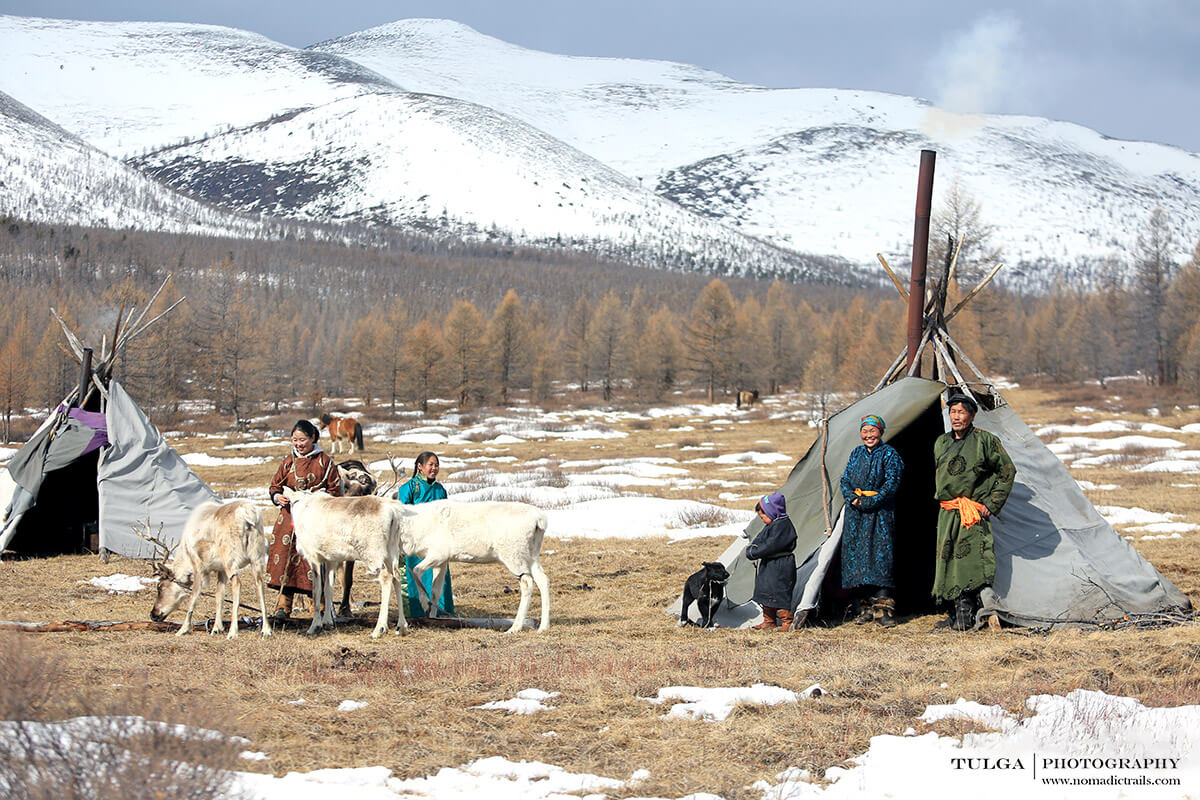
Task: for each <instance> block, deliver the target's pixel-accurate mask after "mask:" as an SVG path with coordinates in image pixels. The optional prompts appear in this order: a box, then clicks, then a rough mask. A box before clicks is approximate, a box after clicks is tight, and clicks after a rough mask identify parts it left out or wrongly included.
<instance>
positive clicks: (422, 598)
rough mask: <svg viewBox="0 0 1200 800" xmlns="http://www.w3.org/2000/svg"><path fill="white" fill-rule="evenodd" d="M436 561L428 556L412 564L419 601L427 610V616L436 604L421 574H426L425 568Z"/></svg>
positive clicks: (423, 608) (424, 609) (425, 610)
mask: <svg viewBox="0 0 1200 800" xmlns="http://www.w3.org/2000/svg"><path fill="white" fill-rule="evenodd" d="M434 563H435V562H433V561H431V560H429V559H428V558H425V559H422V560H421V561H419V562H417V563H416V564H414V565H413V566H412V569H411V570H410V571H411V572H412V577H413V581H414V582H415V583H416V589H417V602H418V603H420V604H421V609H422V610H423V611H424V612H425V616H427V617H428V616H431V615H432V611H431V609H433V608H434V607H435V606H436V603H435V601H434V600H433V598H432V597H430V596H429V592H428V591H427V590H426V589H425V584H424V583H423V582H422V581H421V576H422V575H424V574H425V570H427V569H429V568H430V567H432V566H433V565H434Z"/></svg>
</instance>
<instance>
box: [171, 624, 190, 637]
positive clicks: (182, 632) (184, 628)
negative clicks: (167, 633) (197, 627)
mask: <svg viewBox="0 0 1200 800" xmlns="http://www.w3.org/2000/svg"><path fill="white" fill-rule="evenodd" d="M191 632H192V626H190V625H180V626H179V633H177V634H175V635H176V636H187V635H188V634H189V633H191Z"/></svg>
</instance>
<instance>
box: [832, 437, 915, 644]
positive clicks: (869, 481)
mask: <svg viewBox="0 0 1200 800" xmlns="http://www.w3.org/2000/svg"><path fill="white" fill-rule="evenodd" d="M885 430H887V424H886V423H885V422H884V421H883V417H880V416H878V415H877V414H868V415H867V416H865V417H863V418H862V420H861V421H860V423H859V436H860V437H861V438H862V444H861V445H860V446H858V447H856V448H854V450H853V451H852V452H851V453H850V460H849V461H848V462H847V463H846V471H845V472H843V473H842V484H841V486H842V498H843V499H844V500H845V501H846V505H845V508H844V510H843V512H842V513H843V515H844V523H843V525H842V588H844V589H850V590H851V591H852V592H853V593H854V595H855V598H856V600H857V604H858V610H859V613H858V616H857V617H855V618H854V621H855V622H857V623H859V624H862V623H864V622H870V621H871V620H875V621H877V622H878V623H879V624H880V625H882V626H883V627H885V628H891V627H893V626H895V624H896V618H895V613H896V598H895V597H893V596H892V593H893V591H894V589H895V588H896V582H895V579H894V578H893V577H892V561H893V557H894V555H895V544H894V541H893V537H894V534H895V528H896V495H897V494H899V492H900V476H901V474H902V473H903V472H904V462H903V461H902V460H901V459H900V454H899V453H897V452H896V449H895V448H894V447H892V446H891V445H888V444H884V443H883V433H884V431H885Z"/></svg>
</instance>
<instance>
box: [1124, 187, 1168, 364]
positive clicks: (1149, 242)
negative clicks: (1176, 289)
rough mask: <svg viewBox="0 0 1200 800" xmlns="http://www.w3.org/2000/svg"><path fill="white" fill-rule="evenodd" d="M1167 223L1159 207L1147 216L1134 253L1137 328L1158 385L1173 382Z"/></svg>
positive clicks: (1165, 215)
mask: <svg viewBox="0 0 1200 800" xmlns="http://www.w3.org/2000/svg"><path fill="white" fill-rule="evenodd" d="M1173 249H1174V241H1173V236H1172V233H1171V226H1170V221H1169V220H1168V219H1167V214H1166V212H1165V211H1163V209H1162V208H1161V207H1157V208H1155V209H1154V211H1152V212H1151V213H1150V221H1149V223H1148V224H1147V226H1146V229H1145V230H1144V231H1143V232H1142V233H1141V234H1139V235H1138V241H1137V247H1136V250H1135V251H1134V256H1135V257H1134V281H1135V285H1136V290H1137V293H1138V296H1139V299H1140V301H1141V303H1140V308H1139V311H1140V313H1139V317H1140V325H1139V329H1140V331H1141V333H1142V336H1143V341H1144V342H1145V344H1146V352H1147V355H1149V356H1150V357H1151V358H1152V359H1153V362H1152V365H1151V369H1152V371H1153V374H1154V378H1155V380H1156V382H1157V383H1158V384H1159V385H1160V386H1161V385H1164V384H1166V383H1170V382H1173V381H1174V378H1175V374H1174V373H1175V370H1174V365H1173V364H1171V363H1170V360H1169V358H1168V346H1167V327H1166V307H1167V291H1168V289H1169V288H1170V285H1171V281H1172V279H1173V278H1174V277H1175V271H1176V264H1175V262H1174V260H1173V255H1172V251H1173Z"/></svg>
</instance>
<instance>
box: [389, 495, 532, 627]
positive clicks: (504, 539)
mask: <svg viewBox="0 0 1200 800" xmlns="http://www.w3.org/2000/svg"><path fill="white" fill-rule="evenodd" d="M393 502H395V501H393ZM401 507H402V508H404V509H405V510H406V512H407V513H406V514H405V516H404V524H403V526H402V529H401V534H400V547H401V549H402V550H403V551H404V553H406V554H408V555H413V556H417V557H419V558H420V559H421V562H420V563H419V564H417V566H416V568H415V569H414V570H413V578H414V579H416V581H417V587H418V596H419V597H420V599H421V606H422V608H424V609H425V613H427V614H428V615H429V616H431V617H433V616H437V603H436V602H433V601H432V600H431V599H430V597H429V596H428V595H427V594H426V593H425V587H424V586H423V585H422V584H421V573H423V572H424V571H425V570H427V569H433V596H434V597H441V596H442V583H443V582H444V581H445V579H446V565H447V564H448V563H450V562H451V561H459V562H465V563H468V564H491V563H495V562H497V561H499V562H500V563H501V564H503V565H504V566H506V567H508V569H509V570H510V571H511V572H512V574H513V575H516V576H517V577H518V578H520V581H521V604H520V605H519V606H518V607H517V616H516V619H514V620H513V624H512V627H511V628H509V629H508V633H512V632H514V631H519V630H521V629H522V628H523V627H524V625H525V615H526V614H528V613H529V601H530V599H532V597H533V584H535V583H536V584H537V587H538V594H539V595H540V596H541V599H542V621H541V625H539V626H538V630H539V631H544V630H546V629H547V628H549V627H550V581H549V579H548V578H547V577H546V572H545V570H543V569H542V565H541V562H540V561H539V556H540V553H541V550H542V538H543V537H544V536H545V535H546V514H545V512H543V511H542V510H541V509H538V508H534V507H533V506H531V505H526V504H525V503H501V502H479V503H457V502H454V501H452V500H436V501H434V502H431V503H421V504H419V505H415V506H401Z"/></svg>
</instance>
